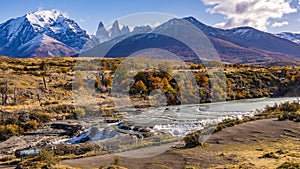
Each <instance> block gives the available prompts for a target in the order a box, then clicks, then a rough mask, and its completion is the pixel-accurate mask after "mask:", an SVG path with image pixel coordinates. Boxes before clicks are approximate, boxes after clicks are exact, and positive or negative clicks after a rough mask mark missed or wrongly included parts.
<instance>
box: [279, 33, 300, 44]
mask: <svg viewBox="0 0 300 169" xmlns="http://www.w3.org/2000/svg"><path fill="white" fill-rule="evenodd" d="M275 35H276V36H278V37H280V38H283V39H286V40H289V41H292V42H294V43H297V44H300V34H296V33H290V32H282V33H279V34H275Z"/></svg>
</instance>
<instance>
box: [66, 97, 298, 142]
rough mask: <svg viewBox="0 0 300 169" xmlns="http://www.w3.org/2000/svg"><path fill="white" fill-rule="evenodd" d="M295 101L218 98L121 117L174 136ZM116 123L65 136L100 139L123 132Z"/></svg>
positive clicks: (91, 139)
mask: <svg viewBox="0 0 300 169" xmlns="http://www.w3.org/2000/svg"><path fill="white" fill-rule="evenodd" d="M286 101H289V102H292V101H298V98H295V97H283V98H258V99H244V100H237V101H228V102H218V103H210V104H195V105H179V106H170V107H159V108H150V109H149V110H147V111H144V112H141V113H140V114H138V115H136V114H135V115H131V114H128V115H126V116H125V118H124V120H123V121H127V122H130V123H131V124H132V126H131V127H129V128H128V130H129V131H130V132H135V133H137V134H138V131H133V127H134V126H140V127H144V128H149V129H150V130H151V131H152V132H165V133H170V134H172V135H174V136H184V135H186V134H188V133H190V132H192V131H195V130H201V129H203V128H204V127H207V126H211V125H216V124H217V123H219V122H221V121H222V120H224V119H226V118H243V117H245V116H253V115H254V114H255V113H256V112H257V110H263V109H264V108H265V107H266V106H267V105H268V106H272V105H274V104H275V103H277V104H280V103H282V102H286ZM118 124H119V123H116V124H107V127H105V128H90V129H88V130H86V131H84V132H82V133H81V134H80V135H79V136H77V137H75V138H72V139H69V140H67V142H70V143H72V144H76V143H80V142H89V141H97V140H104V139H109V138H113V137H118V136H120V135H123V134H121V133H119V132H118V131H115V130H114V128H113V127H112V126H115V127H118V126H119V125H118Z"/></svg>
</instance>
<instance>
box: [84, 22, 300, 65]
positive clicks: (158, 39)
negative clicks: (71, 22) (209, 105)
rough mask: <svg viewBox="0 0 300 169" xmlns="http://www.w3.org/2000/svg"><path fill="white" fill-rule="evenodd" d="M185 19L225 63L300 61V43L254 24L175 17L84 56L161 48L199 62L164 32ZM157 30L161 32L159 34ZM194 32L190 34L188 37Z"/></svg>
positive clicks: (181, 25)
mask: <svg viewBox="0 0 300 169" xmlns="http://www.w3.org/2000/svg"><path fill="white" fill-rule="evenodd" d="M184 20H185V21H188V22H190V23H191V24H192V25H194V26H195V27H196V28H198V29H199V30H201V31H202V32H203V33H204V34H203V36H205V35H206V37H207V38H208V40H210V41H211V43H212V45H213V46H214V48H215V49H216V51H217V52H218V54H219V56H220V58H221V60H222V61H224V62H230V63H253V64H281V63H282V61H283V60H284V61H292V60H300V45H298V44H296V43H293V42H290V41H287V40H285V39H282V38H279V37H277V36H274V35H273V34H270V33H267V32H263V31H259V30H257V29H255V28H251V27H239V28H233V29H227V30H225V29H220V28H214V27H212V26H207V25H205V24H203V23H201V22H200V21H198V20H197V19H195V18H193V17H187V18H183V19H171V20H169V21H167V22H165V23H163V24H161V25H160V26H158V27H156V28H154V30H152V31H150V32H144V33H142V34H130V35H128V36H126V37H120V38H115V39H112V40H109V41H107V42H105V43H103V44H100V45H98V46H96V47H95V48H93V49H91V50H90V51H86V52H85V53H82V56H84V55H87V56H97V55H99V54H100V53H102V54H103V52H102V51H107V49H109V51H108V53H107V57H123V56H128V55H130V54H131V53H134V52H137V51H138V50H143V49H148V48H160V49H163V50H168V51H171V52H173V53H175V54H176V55H177V56H180V58H181V59H182V60H184V61H199V58H198V57H197V56H195V54H194V53H193V52H192V51H191V50H190V49H189V48H187V47H186V46H185V45H184V44H182V43H180V42H178V41H176V40H174V39H172V38H168V37H166V36H163V35H161V34H160V32H167V33H168V32H174V33H176V32H178V31H179V32H180V31H181V32H182V31H183V29H185V26H186V25H187V23H186V22H184ZM155 32H158V34H156V33H155ZM192 35H193V34H191V35H190V34H189V33H186V34H185V36H186V37H185V38H189V36H192ZM203 36H202V37H203ZM202 37H199V38H202ZM193 38H195V37H191V39H193ZM207 53H209V52H207ZM204 55H205V53H204ZM208 57H209V56H208ZM283 64H286V63H283Z"/></svg>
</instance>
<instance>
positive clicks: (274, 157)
mask: <svg viewBox="0 0 300 169" xmlns="http://www.w3.org/2000/svg"><path fill="white" fill-rule="evenodd" d="M207 143H208V144H207V145H206V146H204V147H197V148H193V149H171V150H169V151H167V152H165V153H163V154H160V155H158V156H155V157H148V158H139V159H136V158H125V157H120V163H121V165H122V166H124V167H127V168H130V169H140V168H149V169H150V168H151V169H153V168H175V169H176V168H178V169H180V168H185V167H195V168H240V167H247V168H277V167H279V166H280V165H281V164H283V163H284V162H294V163H300V147H299V144H300V125H299V123H296V122H291V121H277V119H266V120H259V121H252V122H248V123H244V124H241V125H238V126H234V127H230V128H226V129H224V130H222V131H220V132H218V133H215V134H213V135H212V136H211V137H210V138H209V140H208V141H207ZM144 151H152V150H151V149H145V150H144ZM115 156H116V155H114V154H108V155H104V156H96V157H88V158H82V159H75V160H64V161H62V162H61V164H64V165H70V166H73V167H80V168H98V167H99V166H109V165H110V164H111V163H112V162H113V160H114V158H115Z"/></svg>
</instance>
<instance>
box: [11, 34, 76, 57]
mask: <svg viewBox="0 0 300 169" xmlns="http://www.w3.org/2000/svg"><path fill="white" fill-rule="evenodd" d="M17 51H18V52H20V53H22V56H30V57H55V56H72V55H75V54H77V53H78V51H77V50H75V49H74V48H71V47H69V46H68V45H66V44H64V43H62V42H60V41H58V40H55V39H54V38H51V37H50V36H48V35H38V36H36V37H35V38H33V39H32V40H30V41H29V42H27V43H25V44H24V45H22V46H20V47H19V48H18V49H17ZM20 57H21V56H20Z"/></svg>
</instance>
